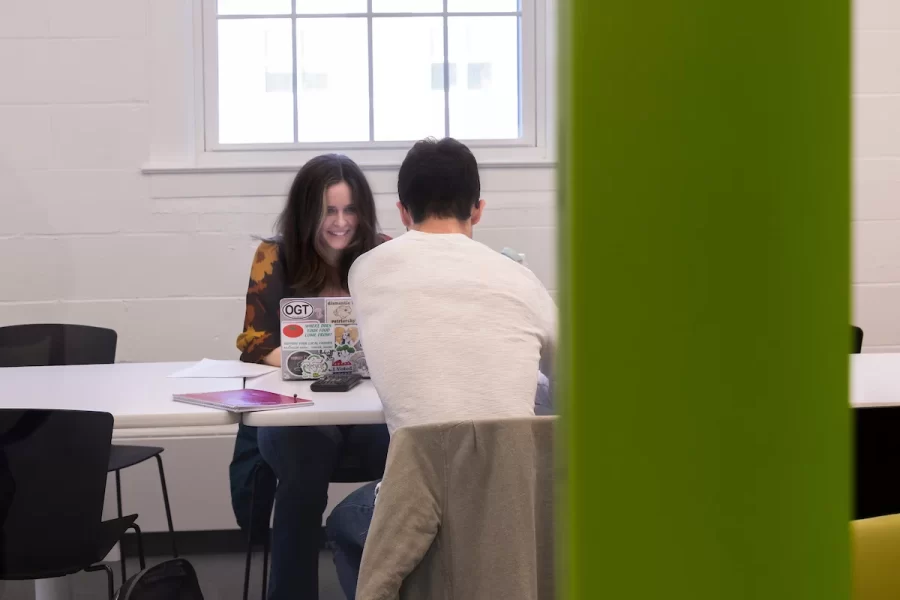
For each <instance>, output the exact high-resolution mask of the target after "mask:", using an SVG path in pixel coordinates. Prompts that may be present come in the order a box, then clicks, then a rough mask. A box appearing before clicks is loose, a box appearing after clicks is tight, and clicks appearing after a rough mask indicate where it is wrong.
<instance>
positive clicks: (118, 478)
mask: <svg viewBox="0 0 900 600" xmlns="http://www.w3.org/2000/svg"><path fill="white" fill-rule="evenodd" d="M116 508H118V509H119V518H120V519H121V518H122V475H121V473H120V472H119V471H116ZM119 564H120V565H122V583H123V584H124V583H125V580H127V579H128V574H127V573H126V571H125V547H124V546H123V545H122V543H121V542H119Z"/></svg>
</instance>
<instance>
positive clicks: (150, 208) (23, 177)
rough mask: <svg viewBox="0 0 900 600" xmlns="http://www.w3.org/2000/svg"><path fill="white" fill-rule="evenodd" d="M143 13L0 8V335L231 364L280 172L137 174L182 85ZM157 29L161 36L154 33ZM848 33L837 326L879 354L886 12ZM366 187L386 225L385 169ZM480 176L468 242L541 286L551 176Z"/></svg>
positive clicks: (887, 166)
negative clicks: (850, 118) (850, 108)
mask: <svg viewBox="0 0 900 600" xmlns="http://www.w3.org/2000/svg"><path fill="white" fill-rule="evenodd" d="M188 4H189V3H187V2H185V3H183V5H188ZM157 6H159V3H158V2H157V3H153V4H151V3H150V1H149V0H79V1H78V2H70V1H67V0H45V1H32V0H3V1H2V2H0V77H2V84H0V256H2V260H0V281H2V282H3V285H2V286H0V324H10V323H20V322H34V321H69V322H82V323H93V324H99V325H107V326H111V327H114V328H116V329H117V330H118V331H119V332H120V352H119V359H120V360H130V361H135V360H168V359H193V358H199V357H201V356H215V357H228V356H234V354H235V352H234V350H233V339H234V337H235V335H236V334H237V332H238V330H239V328H240V325H241V317H242V298H241V295H242V294H243V292H244V287H245V283H246V278H247V272H248V267H249V260H250V255H251V254H250V253H251V246H252V241H251V235H254V234H265V233H267V232H268V231H269V227H270V225H271V223H272V220H273V217H274V215H275V213H276V212H277V210H278V208H279V204H280V201H281V198H282V195H283V192H284V188H285V185H286V182H287V180H288V178H289V176H290V174H289V173H286V172H276V173H237V174H214V173H203V174H183V175H152V176H148V175H143V174H142V173H141V167H142V166H143V165H145V164H147V163H148V161H150V160H151V159H152V158H153V157H152V156H151V148H153V147H154V144H155V147H156V148H157V149H158V148H159V147H163V149H171V148H166V143H165V142H163V143H159V142H154V140H155V137H154V136H155V135H156V133H155V132H156V131H157V130H158V129H159V128H160V127H164V126H166V125H170V124H171V121H172V119H166V120H165V122H162V123H161V122H160V120H159V114H160V113H159V112H158V111H157V112H154V108H155V107H156V106H157V105H158V104H165V103H166V102H170V100H171V98H170V96H171V94H170V93H169V86H170V84H171V81H175V80H178V79H179V77H180V78H181V79H184V77H183V73H181V74H180V73H174V74H173V75H172V77H171V81H170V80H165V79H162V78H160V77H157V76H155V73H156V71H154V68H153V65H154V59H155V57H156V56H157V55H158V54H160V52H164V51H165V49H167V48H168V49H171V48H173V47H174V48H175V50H176V51H178V50H179V49H180V48H184V47H185V45H184V44H185V42H184V40H183V39H181V38H176V36H175V34H176V33H178V29H179V27H180V28H181V29H182V30H183V29H185V28H187V30H190V27H191V26H190V24H183V23H179V22H178V20H177V19H173V18H171V17H172V14H165V13H163V14H157V13H155V12H154V11H157V12H158V10H159V9H158V8H157ZM161 24H162V25H161ZM167 24H168V25H167ZM161 26H162V27H172V28H173V36H172V38H171V39H166V37H165V36H163V37H162V38H160V36H159V31H160V27H161ZM151 28H152V29H153V30H154V32H155V34H154V37H153V38H152V39H151V36H150V35H149V33H150V31H151ZM854 38H855V42H854V52H855V56H854V88H855V94H854V103H855V135H854V143H855V149H854V158H855V161H854V168H855V183H854V196H855V202H854V222H853V234H854V246H853V250H854V261H853V264H854V269H853V271H854V275H853V284H854V285H853V292H854V315H853V320H854V322H855V323H857V324H859V325H861V326H862V327H863V328H864V329H865V331H866V346H867V350H891V351H894V350H900V318H897V316H896V315H897V313H898V311H900V2H897V1H896V0H858V1H857V2H856V6H855V24H854ZM179 44H181V45H179ZM188 45H189V44H188ZM169 51H171V50H169ZM163 114H164V113H163ZM191 122H192V119H191V118H190V116H187V115H186V116H185V117H184V118H183V119H182V121H181V122H180V123H178V124H177V125H178V126H179V127H182V126H189V125H190V123H191ZM182 128H184V127H182ZM192 136H193V132H192V131H184V132H183V137H184V138H185V139H190V138H192ZM169 146H171V144H169ZM180 150H183V149H181V148H179V149H176V151H180ZM370 175H371V176H372V179H373V183H374V187H375V190H376V192H378V203H379V208H380V211H379V212H380V214H381V216H382V220H383V223H384V225H385V227H386V229H388V231H391V230H394V229H395V228H396V227H397V222H396V219H395V218H394V216H393V213H392V209H391V204H392V201H393V197H392V194H393V180H394V173H393V172H391V171H377V172H372V173H370ZM484 180H485V197H486V198H487V199H488V200H489V201H490V206H491V208H492V209H493V212H492V214H489V216H488V217H487V219H486V222H485V225H484V227H483V228H481V233H480V235H481V237H482V239H484V240H485V241H486V242H488V243H490V244H491V245H493V246H495V247H497V248H498V249H499V248H500V247H502V246H503V245H510V246H512V247H515V248H516V249H518V250H520V251H522V252H525V253H526V254H527V255H528V259H529V261H530V262H531V263H532V265H534V268H535V270H536V271H537V272H538V274H539V275H540V276H541V278H542V279H543V280H544V281H545V283H546V284H547V286H548V287H550V288H551V289H552V288H555V277H554V268H553V264H554V260H555V258H554V242H553V238H554V232H555V223H554V209H553V197H554V192H553V189H554V184H553V171H552V170H551V169H547V168H534V169H516V170H508V169H496V170H486V171H485V173H484Z"/></svg>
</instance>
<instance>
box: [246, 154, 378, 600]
mask: <svg viewBox="0 0 900 600" xmlns="http://www.w3.org/2000/svg"><path fill="white" fill-rule="evenodd" d="M385 239H387V238H385V236H383V235H381V234H379V233H378V222H377V219H376V216H375V201H374V199H373V197H372V190H371V188H370V187H369V184H368V182H367V181H366V178H365V176H364V175H363V173H362V171H361V170H360V168H359V167H358V166H357V165H356V163H354V162H353V161H352V160H350V159H349V158H347V157H346V156H342V155H338V154H326V155H322V156H318V157H316V158H314V159H312V160H310V161H309V162H307V163H306V164H305V165H304V166H303V168H302V169H300V172H299V173H297V176H296V178H295V179H294V183H293V185H291V190H290V193H289V194H288V198H287V201H286V202H285V206H284V210H283V211H282V213H281V216H280V217H279V218H278V223H277V233H276V235H275V237H274V238H272V239H269V240H265V241H263V242H262V243H261V244H260V245H259V248H258V249H257V251H256V255H255V256H254V260H253V265H252V267H251V268H250V284H249V287H248V289H247V309H246V313H245V316H244V329H243V332H242V333H241V334H240V335H239V336H238V339H237V346H238V349H240V351H241V360H243V361H245V362H266V363H268V364H271V365H274V366H280V365H281V351H280V348H279V346H280V339H281V334H282V333H284V335H286V336H288V337H294V336H299V335H302V333H303V331H302V327H301V326H300V325H291V326H289V328H287V329H286V330H285V331H284V332H282V331H281V324H280V316H279V313H280V311H279V305H280V302H281V300H282V299H284V298H309V297H316V296H329V297H335V296H348V295H349V292H348V288H347V275H348V273H349V271H350V265H352V264H353V261H354V260H356V258H358V257H359V256H360V255H361V254H363V253H365V252H368V251H369V250H371V249H372V248H374V247H375V246H376V245H378V244H380V243H381V242H382V241H384V240H385ZM292 328H295V329H296V330H295V329H292ZM388 441H389V436H388V432H387V428H386V427H385V426H384V425H357V426H347V427H341V428H338V427H283V428H281V427H266V428H263V429H261V430H259V434H258V435H257V432H256V429H255V428H253V427H246V426H244V425H241V429H240V431H239V433H238V437H237V440H236V443H235V452H234V458H233V460H232V463H231V469H230V472H231V487H232V504H233V506H234V509H235V515H236V516H237V517H238V522H239V523H241V525H242V526H243V527H246V524H247V523H248V521H249V520H251V519H253V517H251V516H249V512H250V509H249V506H244V503H243V502H244V500H249V498H250V497H251V494H250V492H249V487H250V486H252V485H253V484H252V481H253V473H254V472H255V469H256V468H257V467H259V466H260V465H262V466H265V465H268V467H270V468H271V470H272V471H274V473H275V475H276V477H277V480H278V482H279V483H278V488H277V491H276V492H275V498H276V501H275V526H274V529H273V534H272V572H271V576H270V579H271V594H270V598H275V599H277V598H316V597H317V587H318V579H317V574H318V555H319V528H320V526H321V524H322V514H323V512H324V511H325V505H326V501H327V493H328V484H329V481H330V480H331V476H332V470H333V469H334V466H335V465H337V464H339V463H340V462H341V459H343V458H346V456H347V455H348V454H352V455H353V456H354V457H357V458H358V461H359V462H360V464H361V465H362V468H363V469H364V470H365V471H366V474H367V475H368V476H369V478H370V479H371V480H374V479H378V478H379V477H381V475H382V472H383V470H384V462H385V458H386V456H387V446H388ZM263 494H265V492H263ZM269 494H271V488H270V489H269ZM270 497H271V495H270ZM259 504H264V503H257V504H256V505H254V506H257V505H259ZM254 522H255V521H254Z"/></svg>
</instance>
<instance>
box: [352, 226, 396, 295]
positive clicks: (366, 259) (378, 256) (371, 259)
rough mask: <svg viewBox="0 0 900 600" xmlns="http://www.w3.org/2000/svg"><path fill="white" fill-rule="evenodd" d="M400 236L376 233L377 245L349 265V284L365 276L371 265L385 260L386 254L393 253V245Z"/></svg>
mask: <svg viewBox="0 0 900 600" xmlns="http://www.w3.org/2000/svg"><path fill="white" fill-rule="evenodd" d="M401 238H402V236H400V237H398V238H396V239H392V238H391V237H390V236H389V235H386V234H384V233H381V234H379V235H378V239H379V242H378V245H377V246H375V247H374V248H372V249H371V250H369V251H368V252H365V253H363V254H361V255H360V256H359V257H358V258H357V259H356V260H355V261H353V265H352V266H351V267H350V275H349V278H350V285H351V287H352V286H353V283H354V282H358V281H359V280H360V278H361V277H362V278H365V274H366V273H368V272H369V270H370V269H371V268H372V265H377V264H380V263H381V262H382V261H383V260H385V257H386V256H389V255H390V254H392V253H393V250H394V249H393V246H394V244H396V243H397V242H398V240H400V239H401Z"/></svg>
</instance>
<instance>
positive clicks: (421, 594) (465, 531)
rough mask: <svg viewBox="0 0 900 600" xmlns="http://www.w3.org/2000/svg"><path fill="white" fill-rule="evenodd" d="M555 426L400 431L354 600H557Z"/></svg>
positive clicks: (550, 421)
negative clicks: (554, 547)
mask: <svg viewBox="0 0 900 600" xmlns="http://www.w3.org/2000/svg"><path fill="white" fill-rule="evenodd" d="M554 421H555V419H554V418H553V417H532V418H521V419H500V420H486V421H462V422H458V423H446V424H440V425H422V426H414V427H406V428H401V429H398V430H397V431H396V432H394V434H393V436H392V437H391V446H390V450H389V452H388V460H387V467H386V469H385V474H384V479H383V480H382V483H381V487H380V489H379V492H378V502H377V504H376V506H375V513H374V515H373V518H372V524H371V527H370V528H369V533H368V536H367V538H366V544H365V549H364V550H363V557H362V564H361V566H360V572H359V583H358V587H357V591H356V598H357V600H373V599H376V598H396V597H398V595H399V597H400V598H401V599H407V598H408V599H415V598H435V599H439V598H454V599H455V598H517V599H519V600H549V599H551V598H553V596H554V571H553V569H554V562H553V480H554V469H555V468H556V466H555V464H554V461H553V428H554Z"/></svg>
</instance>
